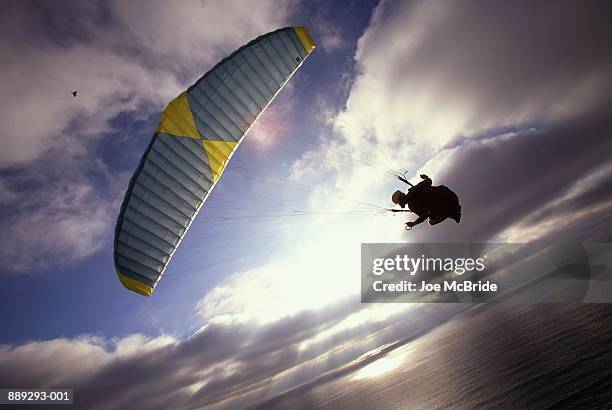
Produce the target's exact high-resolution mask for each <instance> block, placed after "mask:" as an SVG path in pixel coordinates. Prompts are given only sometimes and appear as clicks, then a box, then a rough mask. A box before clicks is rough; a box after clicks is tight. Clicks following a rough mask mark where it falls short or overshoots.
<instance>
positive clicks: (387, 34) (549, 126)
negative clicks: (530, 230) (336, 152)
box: [301, 1, 612, 241]
mask: <svg viewBox="0 0 612 410" xmlns="http://www.w3.org/2000/svg"><path fill="white" fill-rule="evenodd" d="M611 16H612V7H610V5H609V4H608V3H602V2H592V3H589V5H588V6H587V5H585V4H580V5H578V4H563V5H559V4H558V3H552V2H550V3H549V2H543V3H538V4H536V5H529V7H525V5H523V4H517V3H508V2H502V1H493V2H487V4H486V5H481V4H476V3H474V2H469V1H466V2H451V3H449V2H441V1H421V2H419V1H417V2H407V1H406V2H402V1H383V2H381V4H380V5H379V6H378V7H377V8H376V9H375V12H374V14H373V16H372V19H371V24H370V27H369V28H368V30H367V31H366V32H365V33H364V35H363V36H362V37H361V38H360V40H359V44H358V49H357V52H356V56H355V59H356V64H357V75H356V78H355V79H354V81H353V83H352V86H351V89H350V93H349V97H348V99H347V103H346V107H345V109H344V110H343V111H341V112H340V113H339V114H338V115H337V117H336V121H335V124H336V130H337V131H339V132H340V135H341V136H342V139H340V142H338V143H337V146H339V147H342V148H343V149H351V150H355V151H356V152H357V153H358V154H368V153H374V150H373V149H372V148H371V145H372V144H371V141H372V135H374V141H375V142H376V143H375V144H374V145H376V147H377V149H378V150H380V151H382V152H384V154H385V158H386V163H387V164H388V165H389V167H390V168H393V169H399V170H404V169H408V170H409V171H411V172H414V173H415V174H418V173H420V172H426V173H429V174H430V175H431V176H432V177H433V178H434V183H439V184H445V185H448V186H449V187H451V188H452V189H454V190H456V191H457V192H458V193H459V196H460V198H461V202H462V205H463V209H464V219H463V221H462V223H461V224H460V225H455V224H449V223H445V224H442V225H440V226H439V227H436V228H435V229H427V228H426V227H420V228H419V229H417V230H415V231H412V232H411V233H410V236H411V239H412V240H416V241H418V240H433V241H435V240H440V239H441V238H453V240H488V239H491V238H494V237H496V236H497V235H502V232H504V230H506V229H512V228H511V227H512V225H513V224H519V223H520V221H521V220H522V219H523V218H526V217H527V216H528V215H529V214H530V213H531V212H533V211H534V210H537V209H539V208H544V207H547V209H548V210H549V212H553V209H552V208H550V204H551V203H552V202H554V201H555V200H557V199H558V198H559V197H562V196H563V195H565V193H566V192H567V190H569V189H571V187H572V186H573V185H574V183H575V182H576V180H577V179H580V178H583V177H586V176H587V175H589V174H591V173H592V172H595V171H596V170H597V169H599V168H601V167H603V166H605V164H606V163H607V162H608V161H609V158H608V156H606V155H605V154H604V152H607V151H608V150H609V149H610V138H609V136H608V134H609V131H608V130H609V128H610V125H611V124H610V121H609V117H610V116H609V106H610V99H609V95H610V94H611V91H612V58H611V57H610V53H609V52H608V51H607V50H608V49H609V47H610V40H609V39H610V38H612V29H611V28H610V25H609V24H607V23H606V21H607V20H608V19H609V18H610V17H611ZM346 124H350V125H352V126H347V125H346ZM587 141H588V142H587ZM324 153H325V150H322V152H321V154H324ZM309 155H310V157H311V158H317V153H310V154H309ZM312 165H313V164H308V163H302V164H301V167H302V168H306V169H307V168H308V167H309V166H312ZM351 173H352V174H351ZM343 174H344V175H343ZM343 174H340V175H339V176H338V178H337V180H336V184H338V185H341V186H343V184H344V181H349V182H348V183H349V184H350V181H354V180H359V181H360V182H361V183H362V184H369V186H372V187H375V188H374V189H373V190H369V191H371V192H372V193H373V194H376V195H380V190H379V189H378V188H377V187H379V186H380V184H379V183H377V182H376V180H377V179H376V178H374V177H372V176H371V175H367V173H365V172H364V173H361V174H359V173H357V172H356V171H355V170H354V169H352V170H350V171H349V172H345V173H343ZM347 174H351V175H350V177H347V176H346V175H347ZM356 176H357V177H356ZM378 180H380V179H378ZM338 181H342V183H338ZM356 189H357V191H350V190H348V191H347V194H351V193H352V192H358V193H361V192H360V191H359V190H358V189H359V188H356ZM364 194H365V196H363V197H364V198H370V199H371V200H372V201H375V200H376V199H375V197H374V195H372V196H370V195H368V190H366V191H365V192H364ZM600 196H601V193H600ZM602 197H603V196H602ZM587 199H588V200H593V201H598V200H599V198H594V197H593V196H589V197H582V200H581V202H578V198H576V202H574V203H573V206H581V207H586V206H588V205H593V204H587V203H585V200H587ZM557 210H559V211H560V209H559V208H557ZM551 218H552V216H551ZM575 222H576V223H578V221H577V220H576V221H575ZM513 232H514V233H513V235H511V236H512V237H513V238H516V237H517V236H516V234H517V231H516V230H515V231H513ZM566 232H567V231H566ZM540 233H541V234H544V231H540ZM531 239H534V237H531Z"/></svg>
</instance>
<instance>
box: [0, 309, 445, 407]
mask: <svg viewBox="0 0 612 410" xmlns="http://www.w3.org/2000/svg"><path fill="white" fill-rule="evenodd" d="M456 310H457V309H455V308H453V309H446V310H445V312H444V313H441V312H438V313H437V314H432V313H430V312H428V310H427V309H423V310H418V309H415V310H414V311H413V313H412V315H411V316H410V317H409V318H406V317H403V318H402V320H401V322H402V323H403V326H402V329H406V328H408V329H411V331H414V332H416V331H418V330H419V329H420V330H421V331H423V330H424V329H427V328H429V327H431V326H433V324H436V323H439V322H440V321H443V320H445V318H447V317H449V316H450V315H452V314H453V313H454V312H455V311H456ZM349 312H353V313H354V307H353V305H352V303H351V304H340V305H338V306H336V309H334V310H330V311H328V312H327V313H321V314H314V313H312V312H304V313H301V314H299V315H296V316H294V317H291V318H285V319H282V320H280V321H277V322H275V323H268V324H267V325H265V326H253V325H252V324H245V323H240V324H228V323H225V324H220V323H216V324H207V325H205V326H204V327H202V328H201V329H200V330H199V331H198V332H196V333H195V334H194V335H193V336H191V337H190V338H188V339H187V340H184V341H178V340H176V339H174V338H172V337H169V336H159V337H156V338H148V337H145V336H143V335H140V334H134V335H129V336H126V337H124V338H120V339H111V340H109V339H103V338H100V337H93V336H87V335H84V336H81V337H76V338H72V339H66V338H59V339H54V340H49V341H37V342H27V343H24V344H21V345H17V346H11V345H2V346H0V384H2V386H3V387H6V388H11V387H21V388H23V387H25V386H39V387H41V388H45V387H46V388H52V387H70V388H74V391H75V402H76V403H78V405H79V406H80V407H85V408H92V409H98V408H99V409H102V408H103V409H121V408H126V407H130V408H134V409H140V408H142V409H157V408H168V407H172V408H200V407H202V406H204V405H211V406H213V407H217V408H236V407H239V406H245V405H248V404H253V403H255V402H257V401H259V400H262V399H264V398H266V397H273V396H274V395H276V394H278V393H280V392H282V391H285V390H287V389H289V388H292V387H295V386H298V385H300V384H302V383H304V382H307V381H309V380H310V379H312V378H313V377H314V376H316V375H318V374H321V373H324V372H325V371H328V370H331V369H334V368H335V366H336V365H337V364H338V363H346V362H349V361H352V360H355V359H356V358H359V356H360V355H361V354H363V353H366V352H368V351H370V350H371V349H373V348H375V347H378V346H380V344H383V343H388V342H390V341H393V340H397V338H398V337H399V336H400V333H398V329H397V328H391V327H389V324H390V323H391V320H392V319H393V315H389V316H388V317H386V318H384V319H382V318H378V319H377V320H376V321H374V322H372V323H371V326H370V327H368V328H365V327H363V326H362V321H361V320H359V319H357V320H354V322H355V323H353V325H351V326H345V330H346V331H345V333H344V334H343V335H342V340H343V343H338V339H337V336H336V337H331V338H330V339H326V338H325V337H321V335H325V333H324V332H323V333H321V331H322V330H323V331H324V330H325V329H328V328H331V327H333V326H337V325H338V324H342V321H341V318H342V317H345V316H346V315H348V314H349ZM396 313H397V312H396ZM395 320H397V317H396V318H395ZM351 329H352V330H351ZM349 330H351V331H349ZM402 332H403V331H402ZM403 336H405V334H404V335H403ZM307 341H309V343H306V344H305V343H304V342H307ZM332 342H333V344H332ZM330 345H332V346H333V348H330ZM143 392H146V393H143Z"/></svg>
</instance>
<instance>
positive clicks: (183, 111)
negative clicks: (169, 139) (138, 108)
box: [155, 92, 200, 139]
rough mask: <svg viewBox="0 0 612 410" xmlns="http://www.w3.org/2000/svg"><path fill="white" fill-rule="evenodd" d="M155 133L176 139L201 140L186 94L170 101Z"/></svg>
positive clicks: (183, 93)
mask: <svg viewBox="0 0 612 410" xmlns="http://www.w3.org/2000/svg"><path fill="white" fill-rule="evenodd" d="M155 131H156V132H165V133H166V134H170V135H174V136H175V137H188V138H195V139H200V134H199V133H198V129H197V128H196V125H195V121H194V120H193V114H192V113H191V108H190V107H189V101H187V93H186V92H182V93H181V94H180V95H179V96H178V97H176V98H175V99H174V100H172V101H170V103H169V104H168V106H167V107H166V109H165V110H164V112H163V113H162V117H161V120H159V124H157V129H156V130H155Z"/></svg>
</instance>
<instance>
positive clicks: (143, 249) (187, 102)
mask: <svg viewBox="0 0 612 410" xmlns="http://www.w3.org/2000/svg"><path fill="white" fill-rule="evenodd" d="M314 48H315V44H314V42H313V40H312V38H311V37H310V33H309V31H308V29H307V28H305V27H287V28H283V29H279V30H276V31H274V32H271V33H268V34H264V35H262V36H260V37H258V38H256V39H255V40H253V41H251V42H250V43H248V44H246V45H245V46H243V47H241V48H240V49H238V50H236V51H235V52H234V53H232V54H231V55H230V56H229V57H227V58H225V59H224V60H222V61H221V62H219V63H218V64H217V65H216V66H215V67H213V68H212V69H211V70H210V71H208V72H207V73H206V74H204V76H202V77H201V78H200V79H199V80H198V81H197V82H196V83H195V84H193V85H192V86H191V87H189V88H188V89H187V90H186V91H184V92H183V93H181V94H180V95H179V96H178V97H176V98H175V99H174V100H172V101H171V102H170V103H169V104H168V106H167V107H166V109H165V110H164V111H163V113H162V115H161V119H160V121H159V123H158V125H157V129H156V130H155V133H154V135H153V138H152V139H151V143H150V144H149V146H148V148H147V149H146V151H145V153H144V155H143V156H142V159H141V160H140V164H139V165H138V168H137V169H136V171H135V172H134V175H133V176H132V179H131V180H130V184H129V187H128V189H127V192H126V194H125V198H124V200H123V204H122V205H121V211H120V213H119V218H118V220H117V226H116V227H115V241H114V262H115V269H116V271H117V275H118V276H119V279H120V280H121V283H122V284H123V285H124V286H125V287H126V288H128V289H129V290H132V291H134V292H137V293H139V294H141V295H144V296H150V295H151V293H152V292H153V290H154V289H155V285H156V284H157V283H158V281H159V280H160V278H161V277H162V275H163V273H164V271H165V269H166V267H167V266H168V263H169V262H170V259H171V258H172V255H173V254H174V252H175V251H176V249H177V247H178V246H179V244H180V243H181V240H182V238H183V236H184V235H185V233H186V232H187V229H188V228H189V226H190V224H191V223H192V222H193V220H194V218H195V217H196V215H197V213H198V211H199V210H200V208H201V207H202V205H203V204H204V202H205V201H206V198H207V197H208V195H209V194H210V192H211V191H212V189H213V188H214V186H215V183H216V182H217V181H218V180H219V178H220V177H221V174H222V173H223V170H224V169H225V166H226V165H227V163H228V161H229V160H230V158H231V157H232V154H233V153H234V151H235V150H236V148H237V147H238V145H239V144H240V142H241V141H242V139H243V138H244V136H245V134H246V133H247V131H248V130H249V128H250V127H251V126H252V125H253V123H254V122H255V120H256V119H257V118H258V117H259V115H261V113H262V112H263V111H264V110H265V108H266V107H267V106H268V104H269V103H270V102H271V101H272V100H273V98H274V96H275V95H276V94H277V93H278V92H279V91H280V90H281V89H282V88H283V86H284V85H285V83H286V82H287V81H288V80H289V78H291V76H292V75H293V73H295V71H296V70H297V69H298V68H299V67H300V66H301V64H302V63H303V62H304V60H305V59H306V58H307V57H308V55H309V54H310V53H311V52H312V51H313V50H314Z"/></svg>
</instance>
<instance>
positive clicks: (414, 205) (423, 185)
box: [391, 174, 461, 228]
mask: <svg viewBox="0 0 612 410" xmlns="http://www.w3.org/2000/svg"><path fill="white" fill-rule="evenodd" d="M421 179H423V180H422V181H421V182H419V183H418V184H416V185H415V186H413V187H412V188H410V189H409V190H408V192H407V193H403V192H402V191H395V192H394V193H393V196H392V197H391V200H392V201H393V203H394V204H397V205H399V206H401V207H402V208H405V207H406V205H408V209H410V211H412V212H414V213H415V214H417V216H418V218H417V219H416V220H414V221H412V222H406V227H407V228H412V227H413V226H415V225H418V224H420V223H422V222H425V220H426V219H427V218H429V224H430V225H436V224H439V223H440V222H442V221H444V220H445V219H446V218H451V219H454V220H455V222H457V223H459V221H461V205H459V198H458V197H457V194H455V193H454V192H453V191H451V190H450V189H449V188H447V187H445V186H444V185H439V186H432V181H431V178H429V177H428V176H427V175H425V174H422V175H421Z"/></svg>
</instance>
